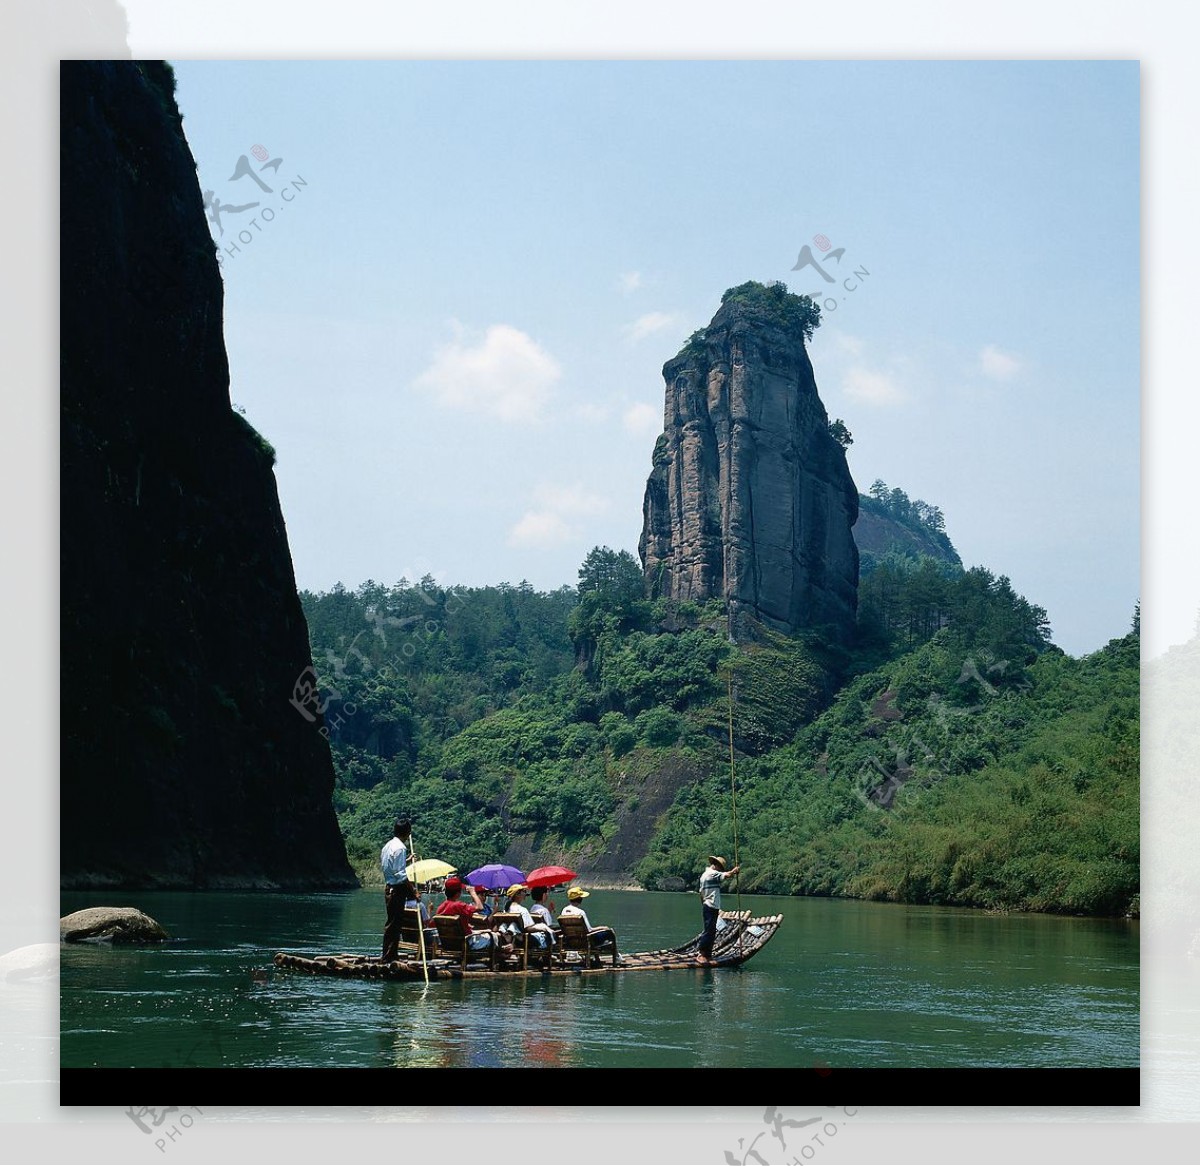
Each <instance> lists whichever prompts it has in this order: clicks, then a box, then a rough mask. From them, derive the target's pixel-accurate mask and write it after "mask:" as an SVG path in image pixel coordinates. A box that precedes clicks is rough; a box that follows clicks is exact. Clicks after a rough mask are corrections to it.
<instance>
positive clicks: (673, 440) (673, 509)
mask: <svg viewBox="0 0 1200 1166" xmlns="http://www.w3.org/2000/svg"><path fill="white" fill-rule="evenodd" d="M809 304H810V301H808V300H807V297H801V296H795V295H791V294H789V293H788V292H787V289H786V288H785V287H784V286H783V285H782V284H776V285H772V286H770V287H766V286H764V285H762V284H755V283H750V284H743V285H742V286H741V287H738V288H732V289H730V291H728V292H726V293H725V297H724V299H723V301H722V304H721V307H720V309H719V310H718V311H717V314H716V315H715V316H714V317H713V319H712V323H710V324H709V326H708V327H707V328H705V329H703V330H702V331H701V332H698V333H696V334H695V335H694V336H693V337H692V338H691V340H689V341H688V343H687V344H686V345H685V346H684V347H683V349H682V350H681V351H680V352H679V354H678V355H677V356H675V357H674V358H673V359H672V360H669V361H667V363H666V364H665V365H664V366H663V377H664V379H665V381H666V413H665V418H664V433H663V435H662V436H661V437H660V438H659V439H658V444H657V445H656V446H655V449H654V462H653V470H652V471H651V474H650V479H649V481H648V482H647V484H646V498H645V503H644V506H643V516H644V521H643V527H642V537H641V541H640V543H639V546H638V550H639V553H640V554H641V557H642V565H643V567H644V569H645V572H646V580H647V584H648V586H649V588H650V593H651V595H653V596H665V597H669V598H673V599H687V600H694V601H697V602H704V601H705V600H708V599H712V598H720V599H724V600H726V601H727V602H728V607H729V626H730V633H731V635H732V636H733V638H734V639H735V640H738V641H745V640H751V639H754V638H755V633H756V629H757V628H758V627H761V626H765V627H767V628H771V629H774V630H776V631H780V632H784V633H785V634H787V635H794V634H795V633H796V632H799V631H801V630H802V629H805V628H816V629H821V630H822V631H823V632H824V633H825V634H826V635H828V636H829V637H830V638H831V639H833V640H836V641H843V642H844V641H846V640H848V639H849V638H850V637H851V635H852V634H853V631H854V624H855V613H856V610H857V603H858V551H857V549H856V547H855V543H854V538H853V535H852V534H851V529H852V527H853V526H854V522H855V519H856V518H857V517H858V490H857V488H856V487H855V485H854V481H853V479H852V478H851V477H850V471H849V468H848V467H847V465H846V456H845V451H844V450H843V449H842V447H841V445H839V444H838V442H837V441H836V440H835V439H834V438H833V437H832V436H831V435H830V432H829V417H828V415H827V414H826V412H825V407H824V406H823V405H822V404H821V399H820V397H819V396H818V395H817V386H816V381H815V379H814V377H813V369H812V364H811V363H810V362H809V359H808V352H807V350H806V348H805V339H806V332H807V333H808V334H811V328H812V326H813V324H812V321H811V317H810V316H809V315H808V312H809V311H810V308H809Z"/></svg>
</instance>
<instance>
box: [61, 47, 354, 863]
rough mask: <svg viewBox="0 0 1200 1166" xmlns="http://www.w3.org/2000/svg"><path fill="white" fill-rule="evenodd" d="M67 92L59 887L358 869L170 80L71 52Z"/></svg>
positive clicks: (278, 519)
mask: <svg viewBox="0 0 1200 1166" xmlns="http://www.w3.org/2000/svg"><path fill="white" fill-rule="evenodd" d="M61 98H62V102H61V118H62V121H61V133H62V140H61V182H62V201H61V213H62V230H61V287H62V302H61V361H62V364H61V401H62V434H61V538H62V544H61V560H62V608H61V612H62V614H61V632H62V640H61V664H62V687H61V734H62V768H61V814H62V848H61V876H62V883H63V885H64V886H67V887H81V886H140V887H146V886H175V887H219V886H226V887H237V886H259V887H271V886H287V887H318V886H324V887H334V886H350V885H354V884H355V880H354V877H353V874H352V872H351V871H350V868H349V865H348V864H347V862H346V853H345V848H344V846H343V843H342V838H341V834H340V832H339V830H338V825H337V820H336V818H335V816H334V812H333V808H332V805H331V794H332V790H333V767H332V764H331V760H330V754H329V747H328V744H327V742H326V741H325V739H324V738H323V737H322V736H321V734H320V730H321V727H322V726H321V720H320V717H319V715H317V714H316V713H315V712H314V711H313V710H312V709H311V708H309V709H307V710H306V711H307V712H308V716H307V717H306V716H305V715H303V714H302V713H301V712H300V711H299V709H298V708H297V707H296V706H295V705H293V704H291V703H289V701H290V698H292V697H293V694H294V693H295V692H296V682H297V679H298V678H299V677H301V675H302V674H303V673H304V670H305V668H306V667H307V666H308V665H309V663H310V654H309V646H308V631H307V627H306V625H305V621H304V615H303V613H302V611H301V609H300V602H299V598H298V597H297V594H296V585H295V577H294V575H293V572H292V562H291V556H290V553H289V551H288V545H287V536H286V532H285V530H284V524H283V516H282V514H281V513H280V508H279V498H278V494H277V492H276V487H275V477H274V473H273V471H272V468H271V467H272V465H273V462H274V452H273V451H272V450H271V448H270V446H269V445H267V443H266V442H265V441H263V439H262V438H261V437H259V435H258V434H257V433H256V432H255V431H254V430H253V429H252V428H251V427H250V426H249V425H247V424H246V422H245V421H243V420H242V419H241V418H240V417H239V416H238V415H237V414H236V413H234V412H233V411H232V410H231V408H230V402H229V369H228V365H227V363H226V356H225V345H224V340H223V337H222V330H221V310H222V294H223V293H222V285H221V278H220V275H219V274H218V271H217V263H216V258H215V255H214V249H213V245H212V241H211V239H210V237H209V233H208V228H207V224H206V222H205V216H204V210H203V206H202V203H201V197H200V189H199V186H198V184H197V181H196V168H195V162H194V161H193V159H192V156H191V152H190V151H189V149H188V146H187V143H186V141H185V140H184V136H183V130H182V126H181V124H180V117H179V111H178V109H177V108H176V105H175V99H174V78H173V76H172V74H171V71H170V69H169V67H168V66H166V65H163V64H161V63H156V62H141V63H133V62H115V61H108V62H79V61H69V62H64V63H63V65H62V74H61ZM309 718H311V719H309Z"/></svg>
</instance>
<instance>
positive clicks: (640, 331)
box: [625, 312, 680, 340]
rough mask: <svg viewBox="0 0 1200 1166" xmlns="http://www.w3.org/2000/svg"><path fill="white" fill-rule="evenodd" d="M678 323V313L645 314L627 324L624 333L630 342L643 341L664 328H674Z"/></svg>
mask: <svg viewBox="0 0 1200 1166" xmlns="http://www.w3.org/2000/svg"><path fill="white" fill-rule="evenodd" d="M679 322H680V315H679V313H678V312H647V313H646V314H645V315H644V316H639V317H638V318H637V319H636V320H634V322H633V323H632V324H629V325H628V326H627V327H626V328H625V333H626V335H627V336H628V337H629V338H630V339H631V340H645V338H646V337H647V336H653V335H654V333H655V332H661V331H662V330H663V329H664V328H672V327H675V326H676V325H677V324H679Z"/></svg>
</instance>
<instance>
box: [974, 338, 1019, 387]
mask: <svg viewBox="0 0 1200 1166" xmlns="http://www.w3.org/2000/svg"><path fill="white" fill-rule="evenodd" d="M1020 369H1021V361H1020V360H1019V359H1018V358H1017V357H1015V356H1013V354H1012V353H1011V352H1004V351H1002V350H1001V349H999V348H997V347H996V346H995V345H994V344H989V345H988V346H987V347H986V348H984V349H983V351H982V352H980V354H979V371H980V372H982V373H983V375H984V376H985V377H991V378H992V380H994V381H1008V380H1012V378H1013V377H1014V376H1015V375H1016V374H1017V373H1018V372H1019V371H1020Z"/></svg>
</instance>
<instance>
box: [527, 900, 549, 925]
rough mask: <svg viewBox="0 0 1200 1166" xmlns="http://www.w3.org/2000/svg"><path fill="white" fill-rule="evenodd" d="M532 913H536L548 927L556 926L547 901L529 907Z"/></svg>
mask: <svg viewBox="0 0 1200 1166" xmlns="http://www.w3.org/2000/svg"><path fill="white" fill-rule="evenodd" d="M529 913H530V914H531V915H536V916H537V917H538V918H539V919H540V920H541V921H542V922H543V923H544V924H545V925H546V926H547V927H553V926H554V916H553V915H551V914H550V908H549V907H547V906H546V904H545V903H534V905H533V906H532V907H530V908H529Z"/></svg>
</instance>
